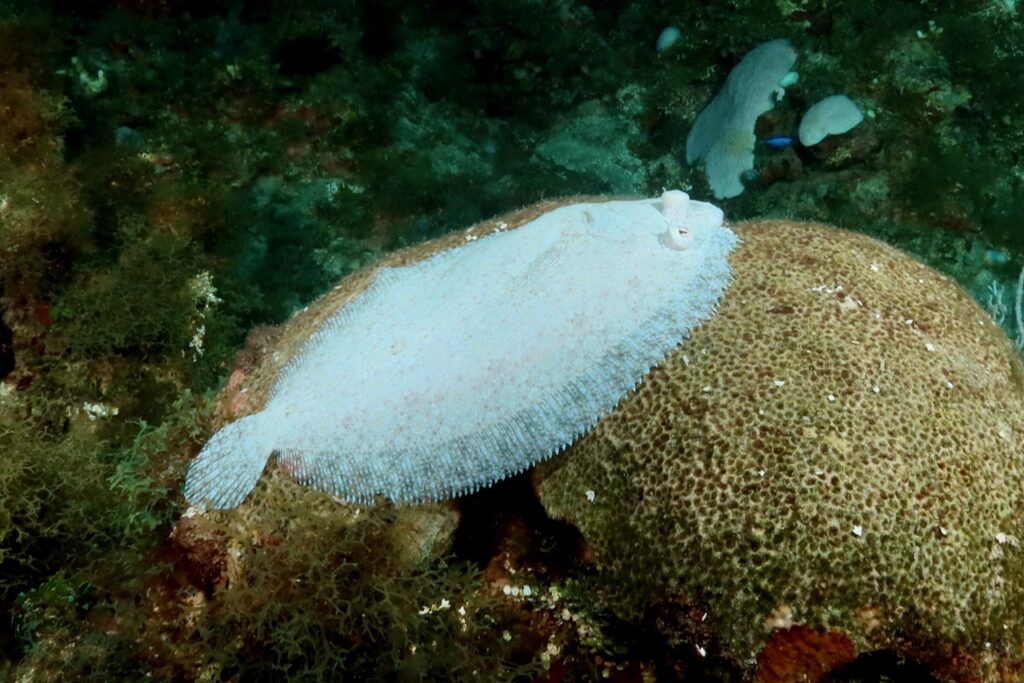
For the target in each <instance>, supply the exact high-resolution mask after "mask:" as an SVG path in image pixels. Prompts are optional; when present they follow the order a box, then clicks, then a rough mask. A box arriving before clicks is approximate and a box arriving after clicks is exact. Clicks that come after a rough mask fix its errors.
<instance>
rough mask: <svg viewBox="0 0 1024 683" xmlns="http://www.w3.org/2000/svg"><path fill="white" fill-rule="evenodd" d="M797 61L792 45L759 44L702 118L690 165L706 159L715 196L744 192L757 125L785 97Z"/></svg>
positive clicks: (689, 141) (690, 143) (689, 147)
mask: <svg viewBox="0 0 1024 683" xmlns="http://www.w3.org/2000/svg"><path fill="white" fill-rule="evenodd" d="M795 62H796V50H794V49H793V46H792V45H790V44H789V41H788V40H784V39H780V40H773V41H771V42H768V43H764V44H762V45H758V46H757V47H755V48H754V49H753V50H751V51H750V52H748V53H747V55H746V56H745V57H743V59H742V60H740V63H739V64H737V65H736V67H735V68H734V69H733V70H732V71H731V72H730V73H729V76H728V77H727V78H726V79H725V85H724V86H722V90H721V92H719V93H718V95H717V96H716V97H715V99H713V100H712V101H711V104H709V105H708V106H707V108H705V109H704V111H702V112H701V113H700V116H698V117H697V121H696V122H695V123H694V125H693V130H691V131H690V134H689V136H687V138H686V161H687V163H690V164H692V163H693V162H694V161H696V160H698V159H703V160H704V172H705V174H707V178H708V184H710V185H711V190H712V192H714V194H715V197H717V198H719V199H722V198H724V197H735V196H737V195H739V194H740V193H741V192H743V183H742V182H741V181H740V176H741V175H742V174H743V172H744V171H747V170H749V169H752V168H754V143H755V142H756V138H755V137H754V124H755V123H757V117H759V116H760V115H761V114H763V113H765V112H766V111H769V110H771V108H772V107H774V106H775V101H776V99H778V98H780V97H781V96H782V95H783V94H784V92H785V91H784V90H783V87H782V85H781V84H782V82H783V79H785V78H786V76H787V74H788V73H789V72H790V69H791V68H792V66H793V64H794V63H795ZM788 80H789V79H788Z"/></svg>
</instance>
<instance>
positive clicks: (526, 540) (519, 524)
mask: <svg viewBox="0 0 1024 683" xmlns="http://www.w3.org/2000/svg"><path fill="white" fill-rule="evenodd" d="M459 509H460V512H461V519H460V521H459V528H458V529H457V530H456V532H455V543H454V547H453V552H454V554H455V555H456V556H458V557H461V558H463V559H466V560H469V561H471V562H474V563H476V564H478V565H479V566H481V567H484V566H486V565H487V563H488V562H490V561H491V559H493V558H494V557H495V556H496V555H497V554H499V553H501V552H511V553H513V554H514V555H515V556H516V557H517V558H519V560H520V561H521V562H523V563H524V564H526V565H528V566H531V567H533V568H534V569H536V570H539V571H542V572H545V573H549V574H551V575H558V576H561V575H564V574H565V573H566V572H568V571H569V569H570V568H571V567H572V566H573V565H575V564H576V563H577V562H578V560H577V558H579V557H581V556H582V555H583V552H582V547H583V537H582V536H581V535H580V532H579V530H578V529H576V528H575V527H574V526H572V525H570V524H567V523H565V522H561V521H558V520H555V519H552V518H550V517H548V515H547V513H546V512H545V511H544V508H543V506H541V504H540V500H539V499H538V498H537V494H536V492H534V490H533V485H532V482H531V481H530V473H529V472H525V473H523V474H521V475H519V476H516V477H512V478H511V479H506V480H505V481H502V482H498V483H497V484H495V485H493V486H491V487H489V488H487V489H484V490H483V491H480V492H479V493H475V494H472V495H469V496H466V497H464V498H462V499H460V501H459Z"/></svg>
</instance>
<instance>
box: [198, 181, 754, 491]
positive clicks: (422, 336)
mask: <svg viewBox="0 0 1024 683" xmlns="http://www.w3.org/2000/svg"><path fill="white" fill-rule="evenodd" d="M735 243H736V237H735V235H734V234H733V233H732V232H731V231H730V230H728V229H727V228H725V227H723V225H722V212H721V211H720V210H719V209H718V208H716V207H714V206H712V205H710V204H705V203H702V202H695V201H690V200H689V198H688V197H687V196H686V194H684V193H683V192H679V191H672V192H666V193H665V194H663V195H662V197H660V198H656V199H649V200H637V201H608V202H600V203H581V204H570V205H566V206H562V207H559V208H556V209H554V210H552V211H549V212H548V213H545V214H543V215H541V216H539V217H538V218H536V219H534V220H533V221H531V222H529V223H527V224H525V225H522V226H521V227H519V228H517V229H514V230H508V231H504V232H495V233H492V234H490V235H487V236H485V237H481V238H479V239H477V240H475V241H469V242H467V243H466V244H465V245H463V246H460V247H457V248H453V249H449V250H447V251H442V252H439V253H436V254H434V255H432V256H430V257H428V258H426V259H423V260H422V261H419V262H417V263H413V264H410V265H406V266H402V267H397V268H382V269H380V270H379V271H378V272H377V274H376V276H375V277H374V279H373V281H372V282H371V283H370V284H369V285H368V286H367V287H366V289H365V290H364V291H363V292H362V293H360V294H359V295H357V296H356V297H355V298H354V299H353V300H352V301H351V302H349V303H348V304H347V305H345V306H343V307H342V308H341V309H340V310H338V311H337V313H335V314H334V315H333V316H331V317H330V318H328V319H327V320H326V322H325V323H324V324H323V325H322V326H321V327H320V328H319V329H318V330H317V331H316V332H315V333H314V334H313V335H312V336H311V337H310V338H309V340H308V341H307V342H306V343H305V345H304V346H303V347H302V350H301V351H300V352H299V353H298V354H297V355H296V356H295V358H294V359H293V360H292V361H291V362H290V363H288V364H287V365H286V366H285V367H284V368H283V369H282V371H281V372H280V374H279V376H278V378H277V381H276V384H275V385H274V389H273V391H272V392H271V394H270V397H269V398H268V400H267V402H266V405H265V406H264V408H263V410H262V411H260V412H258V413H256V414H253V415H250V416H248V417H244V418H241V419H239V420H237V421H235V422H232V423H231V424H228V425H227V426H225V427H224V428H223V429H221V430H220V431H218V432H217V433H216V434H214V435H213V437H212V438H211V439H210V440H209V442H207V444H206V446H205V447H204V448H203V450H202V452H201V453H200V454H199V456H198V457H197V458H196V460H195V461H194V462H193V463H192V466H191V469H190V470H189V474H188V479H187V482H186V485H185V496H186V498H187V499H188V500H189V501H190V502H191V503H193V504H197V505H206V506H209V507H213V508H229V507H234V506H236V505H238V504H239V503H240V502H241V501H242V500H243V499H244V498H245V497H246V495H248V493H249V492H250V491H251V490H252V489H253V487H254V486H255V484H256V481H257V480H258V479H259V477H260V474H261V473H262V471H263V468H264V466H265V465H266V462H267V459H268V458H269V457H270V456H271V455H272V454H276V455H277V457H278V458H280V460H281V461H282V464H283V465H284V469H285V471H286V472H288V473H289V474H290V475H291V476H292V477H294V478H295V479H296V480H297V481H299V482H301V483H303V484H305V485H307V486H310V487H312V488H314V489H318V490H321V491H326V492H328V493H331V494H333V495H336V496H338V497H339V498H342V499H344V500H347V501H351V502H357V503H367V502H370V501H372V500H373V498H374V496H376V495H383V496H385V497H387V498H390V499H392V500H394V501H399V502H422V501H430V500H439V499H444V498H450V497H455V496H459V495H462V494H465V493H469V492H472V491H475V490H477V489H478V488H480V487H482V486H487V485H489V484H491V483H493V482H495V481H497V480H500V479H503V478H505V477H508V476H510V475H512V474H515V473H517V472H520V471H522V470H523V469H525V468H527V467H529V466H531V465H533V464H535V463H537V462H539V461H541V460H543V459H545V458H548V457H550V456H551V455H553V454H554V453H556V452H558V451H559V450H561V449H562V448H564V447H565V446H567V445H568V444H570V443H572V442H573V441H574V440H575V439H576V438H578V437H579V436H580V435H581V434H583V433H585V432H586V431H588V430H589V429H590V428H591V427H592V426H593V425H594V423H595V422H596V421H597V420H598V419H599V418H600V417H601V416H602V415H604V414H605V413H607V412H609V411H610V410H612V409H613V408H614V407H615V405H616V404H617V403H618V401H619V400H620V399H621V398H622V397H623V396H624V395H626V394H627V393H628V392H629V391H630V390H631V389H633V388H634V387H635V386H636V385H637V384H638V383H639V382H640V380H641V379H642V378H643V376H644V375H645V374H646V373H647V372H648V371H649V370H650V369H651V367H652V366H654V365H656V364H657V363H658V362H660V361H661V360H662V359H663V358H664V357H665V355H666V354H667V353H668V352H670V351H671V350H672V349H673V348H674V347H675V346H676V345H677V344H678V343H679V342H680V341H681V340H682V339H683V338H684V337H685V336H686V335H687V333H688V332H689V331H690V330H691V329H693V327H694V326H696V325H698V324H699V323H700V322H701V321H703V320H706V319H708V318H709V317H710V316H711V315H713V314H714V310H715V306H716V303H717V301H718V299H719V297H720V296H721V294H722V292H723V291H724V289H725V288H726V286H727V285H728V282H729V279H730V271H729V265H728V262H727V256H728V254H729V252H730V250H731V249H732V248H733V246H734V245H735Z"/></svg>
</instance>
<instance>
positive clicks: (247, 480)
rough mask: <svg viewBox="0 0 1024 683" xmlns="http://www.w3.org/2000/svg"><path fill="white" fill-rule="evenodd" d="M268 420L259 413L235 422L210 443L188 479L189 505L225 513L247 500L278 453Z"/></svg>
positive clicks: (186, 492)
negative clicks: (270, 434)
mask: <svg viewBox="0 0 1024 683" xmlns="http://www.w3.org/2000/svg"><path fill="white" fill-rule="evenodd" d="M265 417H266V416H264V415H263V414H262V413H256V414H255V415H249V416H248V417H243V418H242V419H240V420H235V421H234V422H232V423H231V424H229V425H226V426H225V427H223V428H222V429H221V430H220V431H218V432H217V433H216V434H214V435H213V436H212V437H211V438H210V440H209V441H207V442H206V445H205V446H203V450H202V451H200V452H199V455H198V456H197V457H196V459H195V460H193V461H192V464H191V466H190V467H189V470H188V477H187V478H186V480H185V499H186V500H188V502H189V503H191V504H192V505H205V506H207V507H209V508H212V509H215V510H224V509H227V508H233V507H235V506H237V505H238V504H239V503H241V502H242V501H243V500H245V497H246V496H247V495H249V492H250V491H252V490H253V487H255V486H256V482H257V481H258V480H259V478H260V475H261V474H262V473H263V468H264V467H265V466H266V464H267V460H268V459H269V458H270V454H271V452H272V451H273V450H274V445H273V439H272V438H268V430H267V429H266V426H267V421H266V419H265Z"/></svg>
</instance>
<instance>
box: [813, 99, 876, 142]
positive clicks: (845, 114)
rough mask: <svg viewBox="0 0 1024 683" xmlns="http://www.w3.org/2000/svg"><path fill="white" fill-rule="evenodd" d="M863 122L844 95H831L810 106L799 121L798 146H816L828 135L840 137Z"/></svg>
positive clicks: (862, 118)
mask: <svg viewBox="0 0 1024 683" xmlns="http://www.w3.org/2000/svg"><path fill="white" fill-rule="evenodd" d="M863 120H864V114H862V113H861V111H860V108H858V107H857V105H856V104H854V103H853V100H851V99H850V98H849V97H847V96H846V95H832V96H830V97H826V98H825V99H823V100H821V101H820V102H817V103H816V104H814V105H812V106H811V108H810V109H808V110H807V112H806V113H805V114H804V117H803V119H801V120H800V132H799V135H800V144H801V145H805V146H809V145H816V144H818V143H819V142H821V141H822V140H824V139H825V138H826V137H828V136H829V135H842V134H843V133H845V132H847V131H849V130H851V129H853V128H856V127H857V126H858V125H860V122H861V121H863Z"/></svg>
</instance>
